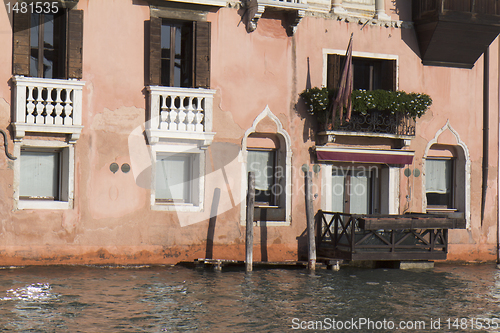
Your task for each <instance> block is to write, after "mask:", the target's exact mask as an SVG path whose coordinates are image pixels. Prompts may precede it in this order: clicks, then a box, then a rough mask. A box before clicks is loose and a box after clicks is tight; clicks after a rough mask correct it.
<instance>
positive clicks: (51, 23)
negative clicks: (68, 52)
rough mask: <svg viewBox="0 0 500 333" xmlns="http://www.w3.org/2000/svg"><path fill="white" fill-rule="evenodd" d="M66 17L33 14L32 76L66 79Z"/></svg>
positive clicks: (31, 39) (31, 33)
mask: <svg viewBox="0 0 500 333" xmlns="http://www.w3.org/2000/svg"><path fill="white" fill-rule="evenodd" d="M64 23H65V22H64V15H62V11H60V12H59V14H31V30H30V48H31V52H30V76H32V77H43V78H48V79H55V78H64V61H63V60H64V55H65V54H64V53H65V47H66V43H65V29H64Z"/></svg>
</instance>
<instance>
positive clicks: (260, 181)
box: [247, 149, 280, 207]
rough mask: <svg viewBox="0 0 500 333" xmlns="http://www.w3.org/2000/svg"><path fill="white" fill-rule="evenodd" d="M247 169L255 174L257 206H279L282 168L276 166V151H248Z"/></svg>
mask: <svg viewBox="0 0 500 333" xmlns="http://www.w3.org/2000/svg"><path fill="white" fill-rule="evenodd" d="M247 168H248V171H249V172H250V171H253V172H254V174H255V205H256V206H268V207H270V206H277V202H278V198H277V195H278V194H277V186H279V184H278V183H277V179H279V178H280V177H279V175H278V172H280V171H279V169H280V168H278V166H277V165H276V150H275V149H248V153H247Z"/></svg>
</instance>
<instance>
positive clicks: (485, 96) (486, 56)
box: [481, 47, 490, 226]
mask: <svg viewBox="0 0 500 333" xmlns="http://www.w3.org/2000/svg"><path fill="white" fill-rule="evenodd" d="M483 61H484V66H483V69H484V71H483V186H482V196H481V197H482V200H481V226H483V222H484V210H485V208H486V191H487V189H488V148H489V144H488V143H489V141H488V136H489V124H488V120H489V119H488V118H489V98H490V94H489V89H490V84H489V80H490V75H489V70H490V68H489V67H490V66H489V62H490V49H489V47H488V48H486V51H484V59H483Z"/></svg>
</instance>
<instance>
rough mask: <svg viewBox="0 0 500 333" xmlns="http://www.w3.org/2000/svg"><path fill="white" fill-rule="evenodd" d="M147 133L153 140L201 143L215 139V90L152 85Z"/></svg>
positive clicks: (206, 143) (155, 141) (151, 142)
mask: <svg viewBox="0 0 500 333" xmlns="http://www.w3.org/2000/svg"><path fill="white" fill-rule="evenodd" d="M148 91H149V97H150V100H149V108H148V109H149V110H148V113H149V114H148V119H149V120H148V122H147V126H146V135H147V137H148V141H149V143H150V144H156V143H158V142H160V141H166V142H169V143H172V142H177V143H197V144H198V145H200V146H207V145H210V143H211V142H212V140H213V137H214V135H215V133H212V121H213V116H212V113H213V96H214V94H215V90H210V89H201V88H196V89H192V88H177V87H160V86H149V87H148Z"/></svg>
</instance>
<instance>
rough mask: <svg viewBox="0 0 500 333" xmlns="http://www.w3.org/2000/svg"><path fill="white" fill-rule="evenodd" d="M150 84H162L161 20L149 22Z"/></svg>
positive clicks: (151, 19)
mask: <svg viewBox="0 0 500 333" xmlns="http://www.w3.org/2000/svg"><path fill="white" fill-rule="evenodd" d="M149 84H150V85H154V86H158V85H160V84H161V18H159V17H151V18H150V20H149Z"/></svg>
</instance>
